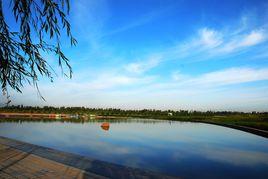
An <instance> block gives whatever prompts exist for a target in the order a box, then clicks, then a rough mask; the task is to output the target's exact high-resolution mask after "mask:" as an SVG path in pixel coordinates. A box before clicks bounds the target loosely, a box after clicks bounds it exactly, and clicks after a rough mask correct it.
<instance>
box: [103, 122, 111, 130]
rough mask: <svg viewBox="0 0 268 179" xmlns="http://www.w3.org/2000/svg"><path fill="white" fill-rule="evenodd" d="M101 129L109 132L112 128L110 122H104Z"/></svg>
mask: <svg viewBox="0 0 268 179" xmlns="http://www.w3.org/2000/svg"><path fill="white" fill-rule="evenodd" d="M101 128H102V129H103V130H106V131H108V130H109V128H110V123H109V122H104V123H102V124H101Z"/></svg>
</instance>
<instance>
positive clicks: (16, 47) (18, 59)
mask: <svg viewBox="0 0 268 179" xmlns="http://www.w3.org/2000/svg"><path fill="white" fill-rule="evenodd" d="M6 1H8V0H5V3H3V2H2V0H0V58H1V59H0V84H1V88H2V91H3V92H5V93H6V92H7V89H8V88H9V87H11V88H12V89H14V90H16V91H18V92H22V87H23V84H24V82H29V83H30V84H32V85H34V86H35V87H36V89H37V91H38V93H39V89H38V79H39V77H40V76H46V77H48V78H50V79H51V81H52V80H53V74H54V70H53V69H52V68H51V66H50V65H49V64H48V62H47V60H46V59H45V57H44V56H43V54H44V52H47V53H52V54H53V55H55V56H57V57H58V60H59V61H58V63H59V66H60V68H61V69H64V68H63V66H66V67H67V69H68V75H67V76H68V77H70V78H71V76H72V68H71V66H70V64H69V59H68V58H67V57H66V56H65V55H64V52H63V51H62V50H61V43H60V36H61V34H62V33H66V35H67V37H68V38H69V39H70V44H71V45H72V46H73V45H76V43H77V41H76V40H75V38H74V37H73V35H72V33H71V26H70V23H69V22H68V20H67V15H68V14H69V11H70V4H69V0H9V1H10V2H9V3H7V2H6ZM4 4H9V5H8V7H6V8H7V9H10V11H12V13H11V14H12V15H13V16H14V19H15V22H16V24H17V25H18V30H16V31H11V28H10V27H9V26H8V23H7V22H9V21H7V19H5V14H4V11H3V5H4ZM9 20H10V19H9ZM48 42H49V43H48ZM63 73H64V72H63ZM64 74H65V73H64ZM40 96H41V95H40Z"/></svg>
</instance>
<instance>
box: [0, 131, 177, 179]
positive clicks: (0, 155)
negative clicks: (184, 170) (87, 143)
mask: <svg viewBox="0 0 268 179" xmlns="http://www.w3.org/2000/svg"><path fill="white" fill-rule="evenodd" d="M0 178H46V179H47V178H66V179H67V178H78V179H80V178H98V179H103V178H144V179H146V178H172V177H170V176H165V175H162V174H158V173H154V172H150V171H144V170H140V169H134V168H130V167H124V166H120V165H116V164H111V163H107V162H102V161H98V160H94V159H90V158H86V157H83V156H79V155H75V154H71V153H66V152H61V151H57V150H54V149H50V148H46V147H41V146H37V145H33V144H28V143H24V142H20V141H16V140H13V139H8V138H5V137H1V136H0Z"/></svg>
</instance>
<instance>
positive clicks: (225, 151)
mask: <svg viewBox="0 0 268 179" xmlns="http://www.w3.org/2000/svg"><path fill="white" fill-rule="evenodd" d="M110 122H111V123H110V128H109V130H108V131H107V130H103V129H102V128H101V124H102V122H101V121H91V122H87V123H70V122H21V123H20V122H2V123H0V135H1V136H6V137H9V138H14V139H18V140H21V141H26V142H29V143H33V144H38V145H42V146H46V147H50V148H54V149H58V150H62V151H67V152H72V153H77V154H81V155H85V156H89V157H91V158H95V159H99V160H103V161H108V162H113V163H117V164H122V165H127V166H131V167H137V168H146V169H150V170H153V171H158V172H162V173H167V174H171V175H176V176H181V177H185V178H192V177H207V178H215V177H217V178H226V177H229V178H237V177H241V178H242V177H243V178H268V139H266V138H263V137H259V136H256V135H253V134H250V133H246V132H242V131H239V130H234V129H229V128H225V127H221V126H215V125H210V124H202V123H190V122H169V121H159V120H157V121H155V120H138V119H131V120H116V121H114V122H112V121H110Z"/></svg>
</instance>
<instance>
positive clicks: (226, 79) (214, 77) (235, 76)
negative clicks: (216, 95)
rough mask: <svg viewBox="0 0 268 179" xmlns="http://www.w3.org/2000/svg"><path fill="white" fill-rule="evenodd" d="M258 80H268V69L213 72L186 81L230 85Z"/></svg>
mask: <svg viewBox="0 0 268 179" xmlns="http://www.w3.org/2000/svg"><path fill="white" fill-rule="evenodd" d="M260 80H268V68H262V69H254V68H229V69H224V70H220V71H215V72H209V73H206V74H203V75H201V76H199V77H195V78H192V79H190V80H189V81H187V83H188V84H194V85H209V86H218V85H230V84H239V83H246V82H253V81H260Z"/></svg>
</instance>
